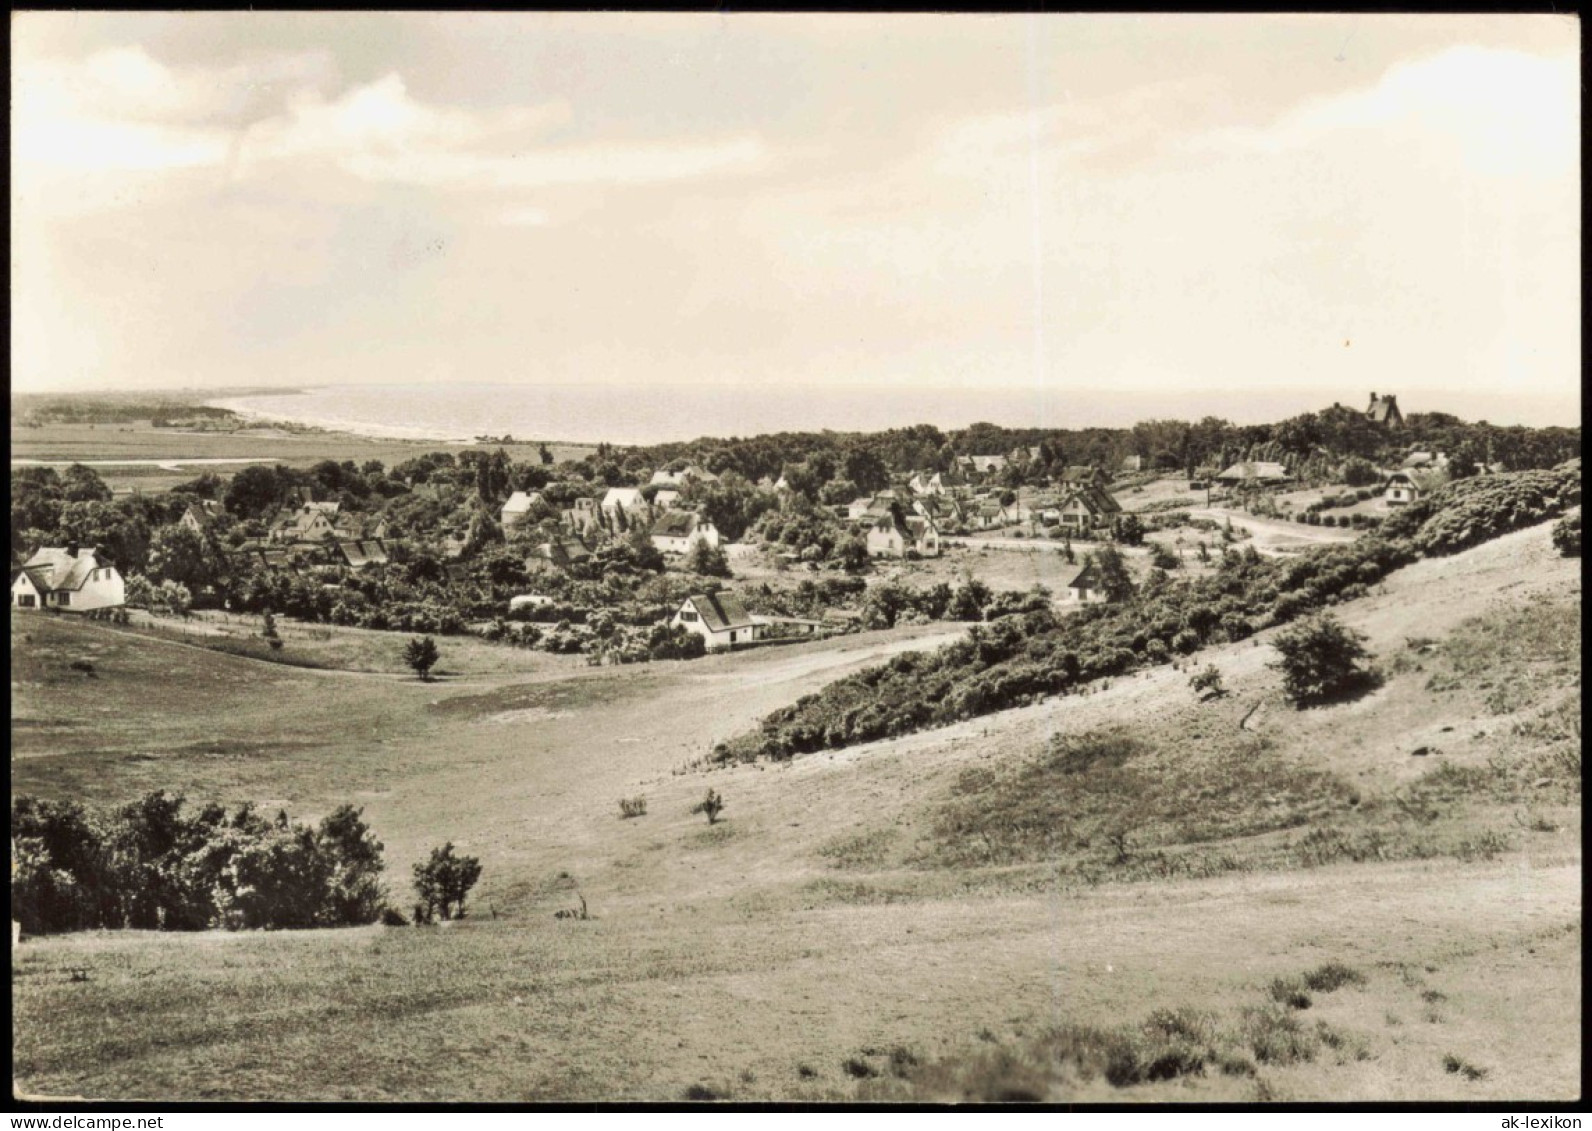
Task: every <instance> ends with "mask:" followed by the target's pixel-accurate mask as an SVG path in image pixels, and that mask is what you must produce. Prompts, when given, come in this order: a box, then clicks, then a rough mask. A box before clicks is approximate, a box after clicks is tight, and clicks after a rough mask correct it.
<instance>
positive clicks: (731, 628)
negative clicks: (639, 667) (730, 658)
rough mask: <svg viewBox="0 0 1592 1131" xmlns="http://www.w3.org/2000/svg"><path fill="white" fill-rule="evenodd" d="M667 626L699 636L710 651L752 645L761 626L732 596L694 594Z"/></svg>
mask: <svg viewBox="0 0 1592 1131" xmlns="http://www.w3.org/2000/svg"><path fill="white" fill-rule="evenodd" d="M669 623H670V624H671V625H675V626H678V627H680V628H684V629H685V630H687V631H688V632H694V633H696V634H697V635H698V636H700V637H702V641H703V643H704V644H706V645H707V647H708V649H709V650H710V651H717V650H720V649H724V648H733V647H735V646H736V645H738V644H751V643H753V642H754V641H756V640H757V638H758V634H759V632H760V630H761V627H762V626H761V625H760V623H759V622H758V620H757V618H755V617H753V616H752V614H751V613H748V612H747V611H746V606H745V605H743V604H741V599H740V598H739V597H737V596H735V595H734V594H732V593H693V594H692V595H691V596H689V597H687V598H686V599H685V600H684V601H683V602H681V604H680V608H679V609H678V610H676V611H675V614H674V616H673V617H672V618H671V619H670V621H669Z"/></svg>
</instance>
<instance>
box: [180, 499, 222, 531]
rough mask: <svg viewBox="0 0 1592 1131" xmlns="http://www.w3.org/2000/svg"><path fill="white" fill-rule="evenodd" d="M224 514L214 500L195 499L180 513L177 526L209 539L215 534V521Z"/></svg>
mask: <svg viewBox="0 0 1592 1131" xmlns="http://www.w3.org/2000/svg"><path fill="white" fill-rule="evenodd" d="M225 513H226V512H225V511H224V510H222V509H221V504H220V503H218V502H216V501H215V500H214V499H195V500H194V501H193V502H191V503H189V504H188V509H187V510H185V511H183V512H182V517H181V518H179V519H178V520H177V523H178V525H179V526H186V527H187V528H188V529H189V530H192V531H193V532H194V533H195V534H197V535H199V537H201V538H211V537H213V536H214V534H215V527H216V520H217V519H219V518H221V517H222V515H224V514H225Z"/></svg>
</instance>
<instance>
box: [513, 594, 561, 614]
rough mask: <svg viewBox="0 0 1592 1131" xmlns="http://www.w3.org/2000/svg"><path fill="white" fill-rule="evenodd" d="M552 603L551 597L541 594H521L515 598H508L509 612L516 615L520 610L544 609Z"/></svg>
mask: <svg viewBox="0 0 1592 1131" xmlns="http://www.w3.org/2000/svg"><path fill="white" fill-rule="evenodd" d="M552 603H553V599H552V598H551V597H547V596H544V595H543V594H541V593H521V594H520V595H519V596H517V597H510V598H509V612H511V613H516V612H519V611H520V610H521V609H545V608H547V607H548V606H550V605H551V604H552Z"/></svg>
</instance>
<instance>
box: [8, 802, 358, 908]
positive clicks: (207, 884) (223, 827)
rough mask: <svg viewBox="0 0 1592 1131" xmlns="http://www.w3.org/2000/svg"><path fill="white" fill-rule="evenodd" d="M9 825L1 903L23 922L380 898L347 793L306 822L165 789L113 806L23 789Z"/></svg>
mask: <svg viewBox="0 0 1592 1131" xmlns="http://www.w3.org/2000/svg"><path fill="white" fill-rule="evenodd" d="M11 829H12V836H13V838H14V844H15V846H16V847H15V851H14V859H15V861H16V871H15V873H14V875H13V878H12V887H11V914H12V918H14V919H16V920H18V921H19V922H21V923H22V924H23V927H24V929H25V930H27V931H29V932H30V933H49V932H55V931H70V930H82V929H91V928H123V927H135V928H143V929H164V930H202V929H205V928H208V927H229V928H238V927H329V926H343V925H348V924H356V923H370V922H374V921H375V920H376V919H377V917H378V916H379V915H380V914H381V912H382V910H383V908H384V906H385V899H384V897H383V893H382V889H381V885H380V874H381V870H382V860H381V852H382V845H381V842H380V841H378V840H376V839H375V837H374V836H373V835H372V834H371V832H370V829H369V827H368V826H367V825H366V824H365V823H364V821H363V819H362V817H361V811H360V810H358V809H354V808H353V807H352V806H348V805H344V806H341V807H339V808H338V809H336V810H334V811H333V812H332V813H331V814H330V815H328V816H327V817H326V818H325V819H324V820H322V821H321V823H320V824H319V825H318V826H316V827H314V828H311V827H310V826H308V825H302V824H290V823H289V822H288V819H287V815H286V814H285V813H279V814H277V817H276V819H275V820H274V821H268V820H266V819H265V818H263V817H261V816H259V815H258V814H256V813H255V812H254V809H253V807H252V806H249V805H242V806H239V807H238V808H237V809H235V810H233V811H232V812H230V813H229V812H227V811H226V810H225V809H224V808H223V807H222V806H220V805H215V804H211V805H206V806H205V807H204V808H202V809H200V810H199V811H198V812H184V799H183V798H182V797H181V796H178V795H172V794H167V793H151V794H149V795H147V796H146V797H144V798H142V799H141V800H139V801H136V802H133V803H131V804H128V805H124V806H121V807H119V808H117V809H113V810H91V809H88V808H86V807H85V806H83V805H80V804H78V803H76V802H52V801H40V800H37V799H34V798H31V797H26V796H23V797H18V798H17V799H16V800H14V801H13V802H12V806H11Z"/></svg>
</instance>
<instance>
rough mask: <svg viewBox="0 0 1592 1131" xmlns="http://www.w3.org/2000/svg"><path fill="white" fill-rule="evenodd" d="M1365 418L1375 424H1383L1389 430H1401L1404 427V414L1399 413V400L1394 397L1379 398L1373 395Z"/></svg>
mask: <svg viewBox="0 0 1592 1131" xmlns="http://www.w3.org/2000/svg"><path fill="white" fill-rule="evenodd" d="M1365 418H1366V419H1367V420H1369V421H1371V422H1372V423H1373V424H1383V425H1386V426H1387V427H1389V428H1401V427H1403V425H1404V414H1403V413H1402V412H1400V411H1399V402H1398V398H1397V397H1393V396H1386V397H1379V396H1377V395H1376V394H1375V393H1372V394H1371V403H1370V405H1368V406H1367V407H1366V410H1365Z"/></svg>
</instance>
